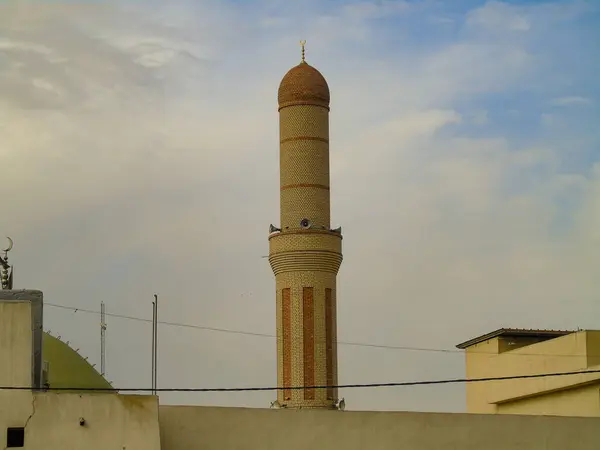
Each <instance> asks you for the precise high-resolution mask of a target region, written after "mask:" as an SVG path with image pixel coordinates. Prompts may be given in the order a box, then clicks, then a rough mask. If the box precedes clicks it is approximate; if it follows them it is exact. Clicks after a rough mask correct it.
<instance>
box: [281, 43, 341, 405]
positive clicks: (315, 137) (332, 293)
mask: <svg viewBox="0 0 600 450" xmlns="http://www.w3.org/2000/svg"><path fill="white" fill-rule="evenodd" d="M329 99H330V96H329V87H328V86H327V82H326V81H325V78H324V77H323V76H322V75H321V73H320V72H319V71H318V70H317V69H315V68H314V67H312V66H310V65H309V64H307V63H306V61H305V60H304V50H303V55H302V61H301V62H300V64H298V65H297V66H295V67H293V68H292V69H290V70H289V71H288V72H287V74H286V75H285V76H284V77H283V80H282V81H281V84H280V86H279V92H278V101H279V130H280V153H279V157H280V210H281V218H280V220H281V222H280V223H281V225H280V227H279V228H276V227H273V226H272V225H271V227H270V230H269V231H270V236H269V262H270V264H271V268H272V269H273V273H274V274H275V285H276V291H277V294H276V299H277V301H276V308H277V313H276V317H277V380H278V386H279V387H280V388H282V389H281V390H280V391H279V392H278V397H277V403H278V404H279V405H280V406H281V407H287V408H336V405H337V401H338V398H337V397H338V394H337V389H336V388H335V387H334V386H336V385H337V384H338V383H337V380H338V373H337V345H336V342H337V325H336V310H337V308H336V302H337V295H336V278H337V273H338V270H339V268H340V265H341V262H342V234H341V229H340V228H338V229H331V220H330V194H329ZM303 386H308V387H311V386H327V388H323V389H314V388H307V389H298V388H299V387H303ZM286 388H288V389H286ZM290 388H292V389H290ZM293 388H296V389H293Z"/></svg>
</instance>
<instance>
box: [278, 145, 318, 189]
mask: <svg viewBox="0 0 600 450" xmlns="http://www.w3.org/2000/svg"><path fill="white" fill-rule="evenodd" d="M279 161H280V166H281V173H280V185H281V186H286V185H289V184H299V183H312V184H322V185H324V186H329V148H328V145H327V144H326V143H324V142H321V141H308V140H298V141H288V142H287V143H285V144H282V145H281V151H280V155H279Z"/></svg>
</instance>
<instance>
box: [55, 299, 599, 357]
mask: <svg viewBox="0 0 600 450" xmlns="http://www.w3.org/2000/svg"><path fill="white" fill-rule="evenodd" d="M44 305H45V306H52V307H54V308H61V309H66V310H70V311H73V312H82V313H86V314H100V312H99V311H94V310H91V309H85V308H75V307H73V306H65V305H58V304H56V303H44ZM105 315H106V316H110V317H115V318H118V319H127V320H134V321H137V322H146V323H152V320H150V319H144V318H141V317H135V316H128V315H124V314H115V313H105ZM158 323H159V324H161V325H167V326H173V327H180V328H192V329H196V330H205V331H215V332H219V333H229V334H241V335H244V336H256V337H266V338H276V337H277V336H275V335H274V334H268V333H258V332H253V331H242V330H234V329H231V328H219V327H209V326H205V325H194V324H188V323H181V322H167V321H159V322H158ZM337 343H338V344H339V345H348V346H353V347H367V348H381V349H387V350H404V351H413V352H431V353H449V354H459V355H464V354H465V352H464V351H462V350H454V349H442V348H429V347H412V346H402V345H385V344H371V343H366V342H352V341H337ZM470 354H489V355H495V354H497V353H494V352H484V351H477V352H475V351H471V352H470ZM512 355H518V356H552V357H556V356H561V357H570V358H573V357H583V356H586V355H579V354H554V353H552V354H547V353H512ZM587 356H592V355H587Z"/></svg>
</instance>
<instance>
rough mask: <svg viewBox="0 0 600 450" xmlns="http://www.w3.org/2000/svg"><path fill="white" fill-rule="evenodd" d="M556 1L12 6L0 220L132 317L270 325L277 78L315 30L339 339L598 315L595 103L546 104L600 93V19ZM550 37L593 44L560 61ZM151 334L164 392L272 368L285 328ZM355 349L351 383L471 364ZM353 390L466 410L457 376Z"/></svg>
mask: <svg viewBox="0 0 600 450" xmlns="http://www.w3.org/2000/svg"><path fill="white" fill-rule="evenodd" d="M562 3H564V2H560V4H559V3H546V4H536V5H531V4H528V5H525V6H515V5H513V4H512V3H511V4H508V3H506V4H505V3H499V2H488V3H485V4H480V5H478V6H477V7H474V8H473V9H471V10H466V9H460V8H458V6H457V5H454V6H452V5H450V6H442V5H440V4H436V3H434V2H421V3H419V2H410V3H405V2H364V3H349V2H348V3H344V4H337V3H335V4H326V5H325V4H323V3H322V2H306V3H303V5H302V7H300V6H299V5H297V4H291V3H289V2H279V1H261V2H252V3H251V4H250V3H245V2H241V3H240V2H218V3H214V2H191V1H177V2H171V3H168V4H166V3H161V2H157V3H156V4H149V3H140V2H130V3H121V4H117V3H110V2H104V3H102V4H100V3H88V4H60V5H58V4H48V3H47V4H45V5H44V4H41V3H35V2H11V3H3V4H2V5H1V6H0V27H1V28H2V29H3V30H4V33H3V38H2V41H0V64H1V65H2V67H4V68H6V70H3V71H2V73H0V137H1V141H2V146H1V147H0V166H1V167H2V168H3V171H2V185H3V187H4V192H3V194H4V195H3V200H2V208H3V214H2V215H1V216H0V232H3V233H5V234H8V235H10V236H11V237H13V238H14V240H15V247H14V250H13V252H12V254H11V257H12V261H13V262H15V265H16V267H17V270H16V272H15V273H16V277H17V278H16V283H17V285H18V286H19V287H31V288H39V289H42V290H44V292H45V295H46V300H47V301H49V302H52V303H60V304H67V305H77V306H80V307H82V308H88V309H99V308H98V304H99V302H100V301H105V302H106V303H107V308H108V311H109V312H112V313H121V314H126V315H134V316H142V317H150V302H151V301H152V294H153V293H154V292H158V293H159V295H160V299H161V300H160V301H161V310H160V314H161V319H162V320H166V321H172V322H181V323H192V324H200V325H209V326H216V327H224V328H231V329H239V330H248V331H257V332H260V333H267V334H270V333H271V334H272V333H273V332H274V320H275V312H274V302H273V296H274V293H273V289H274V284H273V279H272V274H271V271H270V268H269V267H268V264H267V262H266V260H265V259H264V258H261V256H264V255H265V254H266V253H267V251H268V249H267V241H266V237H267V227H268V224H269V223H274V224H276V225H277V218H278V216H279V211H278V187H279V186H278V179H279V178H278V177H279V174H278V170H279V165H278V151H279V150H278V144H277V141H278V124H277V120H278V116H277V105H276V91H277V86H278V84H279V81H280V79H281V77H282V76H283V74H284V73H285V71H287V70H288V69H289V68H290V67H291V66H293V65H294V64H296V63H297V62H298V59H299V46H298V40H299V39H307V41H308V44H307V57H308V60H309V62H311V63H313V64H314V65H315V66H317V67H318V68H319V69H320V70H321V71H322V72H323V74H324V75H325V76H326V77H327V80H328V82H329V84H330V87H331V92H332V109H331V177H332V180H331V182H332V209H333V210H332V217H333V221H334V222H335V223H336V225H337V224H340V225H342V226H343V230H344V257H345V259H344V263H343V265H342V269H341V272H340V277H339V290H340V292H339V299H340V305H339V335H340V339H343V340H346V341H355V342H356V341H359V342H361V341H362V342H371V343H380V344H389V345H403V346H414V347H434V348H443V349H451V348H452V346H453V344H455V343H456V342H460V341H463V340H465V339H467V338H469V337H472V336H475V335H477V334H480V333H484V332H487V331H490V330H491V329H494V328H499V327H500V326H515V327H519V326H520V327H533V328H538V327H539V328H575V327H577V326H581V327H582V328H593V327H594V326H595V325H594V324H593V323H592V322H591V317H597V316H598V314H599V313H600V311H599V310H598V302H597V292H598V287H599V286H598V281H597V280H598V279H599V277H598V271H597V267H599V263H600V261H598V255H599V254H600V252H599V250H600V249H599V248H598V247H599V245H600V244H599V241H598V239H599V237H598V231H597V230H598V229H600V203H599V202H600V181H599V180H600V176H599V175H598V171H599V169H598V155H597V154H595V152H594V150H595V149H597V145H598V136H597V132H596V131H595V128H596V124H597V118H598V117H597V111H596V110H595V109H594V108H563V109H560V110H558V111H554V110H552V111H551V112H549V111H547V110H546V108H547V107H548V105H549V104H552V103H554V104H556V101H557V99H563V100H562V103H563V104H564V103H565V102H564V98H569V97H570V96H572V94H571V93H573V92H576V93H577V96H581V98H589V99H590V100H591V101H592V102H594V103H595V102H596V101H597V91H594V84H593V83H592V81H593V82H595V79H594V80H592V79H591V78H589V76H588V75H586V74H589V73H596V72H594V71H593V70H592V69H593V67H594V64H597V57H595V54H594V53H592V52H591V48H592V46H591V44H590V42H591V41H590V40H589V36H590V35H592V33H597V31H595V30H597V27H595V26H593V24H589V23H587V24H586V23H585V22H582V21H580V17H581V11H584V10H586V9H585V8H589V5H588V6H585V8H584V7H583V6H581V4H580V3H577V2H571V3H569V4H567V5H566V6H561V4H562ZM435 17H438V18H439V17H450V18H452V20H453V22H452V24H444V26H443V27H441V26H440V24H439V23H433V22H432V18H435ZM517 19H518V20H517ZM524 24H527V27H528V28H527V27H525V26H524ZM446 27H447V28H446ZM553 27H554V28H553ZM556 27H561V30H563V31H564V32H565V33H567V32H568V36H569V40H570V44H569V45H572V44H573V43H575V44H577V45H576V46H574V47H572V48H575V49H577V52H579V53H578V54H588V57H587V58H578V59H577V62H576V63H565V60H566V59H567V60H568V58H569V55H570V53H565V52H564V51H563V50H561V48H562V47H561V46H560V45H559V44H560V43H558V41H557V39H558V38H557V37H556V34H555V29H556ZM586 27H587V28H586ZM525 28H527V29H525ZM565 36H567V34H565ZM540 43H544V44H545V45H541V44H540ZM546 44H547V45H546ZM550 44H552V45H550ZM585 52H588V53H585ZM559 103H561V102H560V101H559ZM566 103H569V101H567V102H566ZM570 103H571V104H573V101H572V100H571V101H570ZM575 103H576V102H575ZM579 103H581V102H579ZM513 110H514V111H518V115H517V114H512V113H511V112H510V111H513ZM576 112H577V114H578V115H577V116H574V114H575V113H576ZM559 113H560V114H559ZM549 114H553V115H554V116H553V118H551V117H550V116H549ZM544 115H546V116H544ZM542 117H545V119H543V120H541V119H540V118H542ZM551 119H556V120H555V121H554V122H548V121H549V120H551ZM549 123H552V126H547V125H548V124H549ZM544 124H545V125H546V126H544ZM557 124H559V125H560V126H559V125H557ZM558 130H560V133H559V132H558ZM540 311H543V314H540ZM45 320H46V325H47V327H49V328H52V329H53V330H58V329H60V332H61V334H62V335H63V336H68V338H69V339H70V340H71V341H72V342H77V345H78V346H79V347H81V348H82V350H83V351H84V352H87V353H88V354H89V356H90V357H91V358H90V359H92V360H94V359H97V357H98V355H97V351H96V349H97V348H98V345H97V342H96V341H97V339H96V336H97V333H95V332H93V327H94V326H96V325H97V317H94V316H92V315H88V316H86V315H82V314H81V313H69V312H65V311H64V310H58V309H53V308H51V307H48V308H47V309H46V311H45ZM149 332H150V327H149V325H147V324H143V323H138V322H131V321H127V320H123V319H118V318H114V317H113V318H111V319H110V322H109V329H108V330H107V333H108V334H107V336H108V338H107V339H108V373H109V377H110V378H112V379H113V381H114V382H115V384H116V385H119V386H135V385H140V384H142V385H148V384H149V381H150V377H149V374H148V373H147V372H148V370H145V369H144V367H146V366H147V368H148V369H149V364H150V354H149V353H150V348H149V347H150V346H149V339H147V337H148V336H149ZM160 336H161V337H160V341H161V353H160V354H161V356H160V361H161V368H160V374H159V380H160V383H161V385H162V386H186V387H191V386H208V387H212V386H224V385H227V386H249V385H259V386H265V385H272V384H273V383H275V358H274V356H275V355H274V348H275V347H274V345H275V343H274V340H272V339H270V338H264V337H250V336H246V337H243V336H239V335H235V334H227V333H217V332H209V331H201V330H194V329H186V328H181V327H167V326H162V327H161V328H160ZM340 364H341V368H340V374H341V380H340V381H341V382H349V383H351V382H373V381H398V380H414V379H437V378H449V377H457V376H458V377H459V376H462V375H463V370H464V368H463V359H462V357H461V354H460V353H459V352H456V353H453V352H448V353H440V352H419V351H415V352H408V351H398V350H384V349H372V348H360V347H354V346H343V345H342V346H340ZM344 396H345V397H346V399H347V400H348V405H349V408H350V409H352V408H356V409H371V408H372V409H412V410H414V409H417V410H438V411H442V410H461V409H462V405H463V402H464V396H463V390H462V388H460V387H449V386H446V387H443V388H440V389H437V390H436V389H429V388H427V389H421V390H418V389H414V390H368V391H367V390H364V391H361V390H355V391H351V392H344ZM271 397H272V394H270V393H256V394H239V395H238V394H232V395H230V396H228V395H222V394H214V395H209V394H206V395H201V396H200V395H199V396H198V397H194V398H188V397H187V396H178V395H176V394H173V395H171V396H167V395H165V396H164V397H162V398H161V401H167V402H193V403H200V404H221V405H226V404H229V405H249V406H265V405H268V401H269V399H270V398H271Z"/></svg>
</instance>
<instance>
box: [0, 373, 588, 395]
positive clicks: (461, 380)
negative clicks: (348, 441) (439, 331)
mask: <svg viewBox="0 0 600 450" xmlns="http://www.w3.org/2000/svg"><path fill="white" fill-rule="evenodd" d="M590 373H600V370H579V371H576V372H550V373H540V374H534V375H513V376H506V377H487V378H451V379H446V380H426V381H402V382H396V383H365V384H338V385H333V386H289V387H246V388H159V389H153V388H124V389H117V388H81V387H60V388H47V389H46V388H44V389H43V390H48V391H109V392H114V391H121V392H134V391H135V392H142V391H157V392H251V391H281V390H287V389H291V390H301V389H331V388H334V389H357V388H383V387H401V386H426V385H434V384H458V383H481V382H489V381H504V380H520V379H527V378H545V377H562V376H568V375H583V374H590ZM0 390H8V391H11V390H12V391H22V390H31V387H22V386H0Z"/></svg>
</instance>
